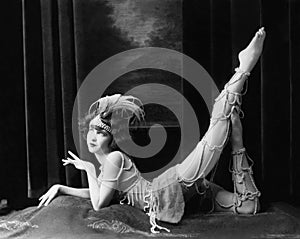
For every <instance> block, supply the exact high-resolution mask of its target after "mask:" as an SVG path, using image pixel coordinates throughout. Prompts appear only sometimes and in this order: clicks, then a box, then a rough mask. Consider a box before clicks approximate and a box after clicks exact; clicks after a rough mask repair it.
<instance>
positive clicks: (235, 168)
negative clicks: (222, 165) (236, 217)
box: [229, 148, 261, 214]
mask: <svg viewBox="0 0 300 239" xmlns="http://www.w3.org/2000/svg"><path fill="white" fill-rule="evenodd" d="M232 155H233V161H234V162H233V163H235V165H232V168H229V171H230V172H231V173H232V180H233V183H234V195H235V196H234V199H235V200H234V205H233V206H234V211H235V213H239V212H238V210H237V209H238V208H239V207H241V206H242V203H243V202H244V201H246V200H251V201H254V202H255V208H254V211H253V214H256V213H257V209H258V197H259V196H260V195H261V193H260V191H258V189H257V187H256V185H255V183H254V180H253V176H252V174H253V171H252V166H253V164H254V162H253V160H252V159H251V158H250V157H249V156H248V154H247V153H246V149H245V148H242V149H240V150H238V151H234V152H232ZM244 158H245V159H248V160H249V161H250V163H251V165H250V166H249V167H243V166H242V162H243V159H244ZM246 174H248V175H249V178H250V181H251V184H252V186H253V189H254V190H251V191H250V190H249V188H247V186H246V183H245V176H246ZM237 185H240V187H239V188H241V190H238V189H237Z"/></svg>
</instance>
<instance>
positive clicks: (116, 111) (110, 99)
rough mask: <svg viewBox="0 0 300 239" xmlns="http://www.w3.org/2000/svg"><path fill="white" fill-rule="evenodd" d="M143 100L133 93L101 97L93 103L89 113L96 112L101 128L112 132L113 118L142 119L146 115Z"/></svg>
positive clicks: (97, 122) (98, 124)
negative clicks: (111, 122)
mask: <svg viewBox="0 0 300 239" xmlns="http://www.w3.org/2000/svg"><path fill="white" fill-rule="evenodd" d="M142 105H143V104H142V102H141V101H140V100H139V99H138V98H136V97H134V96H131V95H121V94H114V95H111V96H105V97H102V98H100V99H99V100H97V101H95V102H94V103H92V104H91V106H90V108H89V111H88V113H89V114H92V113H93V112H95V113H96V115H97V116H96V117H97V121H96V124H97V126H99V127H100V128H102V129H104V130H106V131H107V132H109V133H111V132H112V128H111V124H110V121H111V119H112V118H118V119H121V120H128V122H129V120H130V119H131V118H132V117H133V116H134V117H133V120H136V119H137V120H141V119H143V118H144V116H145V112H144V110H143V108H142Z"/></svg>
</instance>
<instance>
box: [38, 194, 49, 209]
mask: <svg viewBox="0 0 300 239" xmlns="http://www.w3.org/2000/svg"><path fill="white" fill-rule="evenodd" d="M42 197H43V199H42V201H41V202H40V203H39V205H38V208H39V207H41V206H42V205H43V204H44V202H45V201H46V200H47V197H46V194H45V195H43V196H42Z"/></svg>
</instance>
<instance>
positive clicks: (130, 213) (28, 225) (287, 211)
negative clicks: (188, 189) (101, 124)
mask: <svg viewBox="0 0 300 239" xmlns="http://www.w3.org/2000/svg"><path fill="white" fill-rule="evenodd" d="M299 215H300V214H299V213H297V211H296V210H295V209H294V208H292V207H289V206H287V205H285V204H275V205H273V206H272V207H269V208H268V210H267V211H266V212H262V213H259V214H257V215H255V216H252V215H234V214H231V213H212V214H199V213H193V214H189V215H185V216H184V218H183V220H182V221H181V222H180V223H178V224H175V225H174V224H167V223H162V222H160V224H161V225H162V226H166V227H168V228H169V229H170V230H171V233H164V234H163V233H162V234H156V235H153V234H152V235H151V234H150V233H149V229H150V224H149V218H148V216H147V215H146V214H145V213H143V212H142V211H140V210H138V209H135V208H133V207H130V206H127V205H118V204H116V205H112V206H110V207H107V208H104V209H101V210H100V211H99V212H95V211H93V209H92V207H91V204H90V201H89V200H85V199H80V198H75V197H71V196H60V197H58V198H56V199H55V200H54V201H53V202H52V203H51V204H50V205H49V206H47V207H44V208H41V209H37V208H36V207H29V208H26V209H24V210H22V211H15V212H13V213H11V214H9V215H7V216H2V217H0V238H8V237H9V236H11V237H18V236H19V237H18V238H64V239H65V238H83V237H85V238H99V237H100V236H101V238H118V237H122V238H143V237H157V238H182V237H184V238H186V237H193V238H300V226H299Z"/></svg>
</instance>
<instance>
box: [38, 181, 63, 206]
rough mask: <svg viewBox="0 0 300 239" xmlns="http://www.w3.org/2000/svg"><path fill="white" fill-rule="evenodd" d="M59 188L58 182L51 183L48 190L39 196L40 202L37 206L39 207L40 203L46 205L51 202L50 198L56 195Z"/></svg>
mask: <svg viewBox="0 0 300 239" xmlns="http://www.w3.org/2000/svg"><path fill="white" fill-rule="evenodd" d="M59 190H60V185H59V184H55V185H53V186H52V187H51V188H50V189H49V190H48V192H46V193H45V194H44V195H42V196H41V197H40V198H39V201H41V202H40V203H39V205H38V208H39V207H41V206H42V205H44V206H48V204H49V203H50V202H51V200H52V199H53V198H54V197H56V196H57V195H58V193H59Z"/></svg>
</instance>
